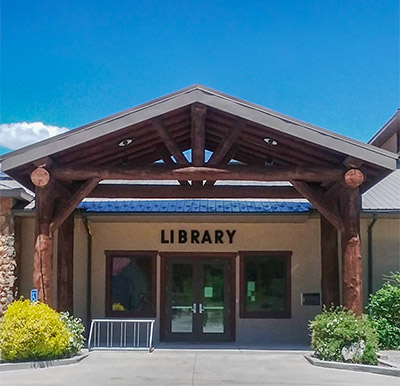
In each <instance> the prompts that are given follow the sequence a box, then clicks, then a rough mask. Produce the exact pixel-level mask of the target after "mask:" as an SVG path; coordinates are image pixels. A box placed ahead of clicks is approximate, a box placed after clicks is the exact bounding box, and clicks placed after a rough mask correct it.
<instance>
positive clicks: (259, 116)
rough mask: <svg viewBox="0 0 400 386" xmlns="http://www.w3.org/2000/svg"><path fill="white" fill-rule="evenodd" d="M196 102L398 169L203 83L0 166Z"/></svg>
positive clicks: (366, 148) (351, 143) (384, 155)
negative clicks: (204, 85)
mask: <svg viewBox="0 0 400 386" xmlns="http://www.w3.org/2000/svg"><path fill="white" fill-rule="evenodd" d="M195 102H199V103H203V104H205V105H207V106H210V107H214V108H216V109H219V110H221V111H225V112H227V113H230V114H232V115H237V116H239V117H242V118H243V119H248V120H250V121H253V122H255V123H259V124H260V125H265V126H268V127H271V128H272V129H274V130H277V131H280V132H282V133H285V134H289V135H292V136H294V137H297V138H300V139H303V140H305V141H309V142H311V143H315V144H317V145H320V146H323V147H326V148H329V149H332V150H336V151H338V152H341V153H344V154H347V155H350V156H353V157H356V158H359V159H362V160H364V161H367V162H371V163H373V164H376V165H379V166H382V167H384V168H387V169H389V170H394V169H396V160H397V158H398V157H399V156H398V154H396V153H392V152H389V151H387V150H384V149H380V148H377V147H375V146H371V145H367V144H364V143H362V142H358V141H355V140H352V139H350V138H347V137H344V136H341V135H338V134H335V133H332V132H330V131H327V130H324V129H321V128H319V127H317V126H312V125H309V124H306V123H305V122H301V121H299V120H296V119H293V118H291V117H287V116H285V115H282V114H278V113H276V112H274V111H271V110H268V109H265V108H263V107H261V106H258V105H255V104H251V103H248V102H246V101H242V100H240V99H236V98H232V97H230V96H228V95H226V94H222V93H219V92H216V91H214V90H211V89H208V88H206V87H203V86H193V87H189V88H187V89H184V90H181V91H178V92H176V93H174V94H170V95H167V96H165V97H162V98H159V99H156V100H154V101H151V102H148V103H145V104H143V105H140V106H137V107H136V108H133V109H130V110H126V111H125V112H122V113H119V114H116V115H113V116H110V117H108V118H105V119H102V120H100V121H97V122H94V123H92V124H89V125H86V126H82V127H81V128H78V129H76V130H74V131H70V132H66V133H63V134H60V135H59V136H56V137H53V138H50V139H48V140H45V141H42V142H39V143H38V144H34V145H31V146H28V147H25V148H23V149H20V150H17V151H15V152H12V153H9V154H8V155H6V156H5V157H4V158H3V159H1V160H0V161H1V169H2V171H7V170H11V169H13V168H16V167H18V166H21V165H23V164H25V163H28V162H32V161H35V160H37V159H40V158H43V157H46V156H49V155H51V154H54V153H57V152H60V151H63V150H66V149H68V148H70V147H73V146H76V145H79V144H81V143H84V142H86V141H90V140H93V139H96V138H99V137H101V136H103V135H106V134H110V133H112V132H115V131H118V130H120V129H121V128H123V127H126V126H130V125H134V124H137V123H140V122H142V121H145V120H147V119H151V118H154V117H156V116H159V115H162V114H165V113H168V112H170V111H173V110H175V109H179V108H182V107H184V106H187V105H190V104H192V103H195Z"/></svg>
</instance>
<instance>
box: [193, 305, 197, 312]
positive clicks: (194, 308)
mask: <svg viewBox="0 0 400 386" xmlns="http://www.w3.org/2000/svg"><path fill="white" fill-rule="evenodd" d="M196 308H197V307H196V303H193V306H192V312H193V313H194V314H195V313H196V312H197V310H196Z"/></svg>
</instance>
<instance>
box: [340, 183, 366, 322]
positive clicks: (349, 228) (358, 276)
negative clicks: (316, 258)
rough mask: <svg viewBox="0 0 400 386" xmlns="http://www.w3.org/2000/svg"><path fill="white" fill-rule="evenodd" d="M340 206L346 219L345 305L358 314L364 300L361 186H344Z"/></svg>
mask: <svg viewBox="0 0 400 386" xmlns="http://www.w3.org/2000/svg"><path fill="white" fill-rule="evenodd" d="M340 208H341V212H342V218H343V221H344V230H343V231H342V232H341V242H342V293H343V306H344V307H345V308H347V309H348V310H352V311H353V312H354V313H355V314H356V315H361V314H362V311H363V302H362V259H361V239H360V191H359V188H355V189H351V188H347V187H343V189H342V192H341V196H340Z"/></svg>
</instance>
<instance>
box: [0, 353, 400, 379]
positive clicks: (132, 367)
mask: <svg viewBox="0 0 400 386" xmlns="http://www.w3.org/2000/svg"><path fill="white" fill-rule="evenodd" d="M303 353H304V352H302V351H298V352H287V351H263V350H239V349H238V350H233V349H232V350H229V351H215V350H213V351H207V350H184V349H182V350H155V351H154V352H153V353H152V354H149V353H147V352H93V353H91V354H90V355H89V357H88V358H86V359H84V360H83V361H82V362H80V363H78V364H74V365H69V366H65V367H57V368H47V369H34V370H18V371H7V372H3V373H2V374H1V378H0V385H1V386H16V385H18V386H22V385H41V386H42V385H43V386H45V385H54V386H56V385H57V386H58V385H68V386H86V385H87V386H91V385H97V386H101V385H107V386H109V385H140V386H146V385H159V386H168V385H182V386H189V385H191V386H193V385H199V386H200V385H203V386H205V385H207V386H218V385H236V386H240V385H243V386H244V385H279V386H281V385H302V386H306V385H307V386H313V385H318V386H324V385H340V386H344V385H346V386H355V385H362V386H376V385H385V386H391V385H393V386H394V385H396V386H398V385H399V379H398V378H396V377H390V376H382V375H376V374H367V373H358V372H354V371H345V370H336V369H324V368H318V367H315V366H312V365H311V364H309V363H308V362H307V361H306V360H305V359H304V357H303Z"/></svg>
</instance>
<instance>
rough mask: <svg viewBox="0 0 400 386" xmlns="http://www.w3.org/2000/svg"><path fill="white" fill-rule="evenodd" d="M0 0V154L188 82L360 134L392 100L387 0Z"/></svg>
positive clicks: (391, 16)
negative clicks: (36, 126)
mask: <svg viewBox="0 0 400 386" xmlns="http://www.w3.org/2000/svg"><path fill="white" fill-rule="evenodd" d="M1 4H2V8H1V117H0V122H1V123H2V124H3V125H2V129H4V130H2V131H1V130H0V146H2V147H3V151H4V146H7V147H14V148H15V147H17V146H19V145H24V144H26V141H28V140H26V141H25V143H23V141H22V142H21V143H19V142H18V143H12V144H11V142H7V141H9V139H8V138H10V137H9V132H7V131H6V129H7V128H8V129H9V128H10V127H11V126H9V125H6V124H14V123H20V122H42V123H44V125H52V126H59V127H65V128H74V127H77V126H80V125H83V124H85V123H88V122H91V121H93V120H96V119H99V118H102V117H104V116H107V115H109V114H112V113H115V112H118V111H121V110H123V109H126V108H129V107H132V106H135V105H137V104H139V103H142V102H146V101H148V100H151V99H153V98H156V97H159V96H161V95H164V94H167V93H170V92H173V91H176V90H178V89H180V88H183V87H187V86H189V85H191V84H194V83H200V84H203V85H205V86H208V87H212V88H215V89H217V90H219V91H223V92H225V93H228V94H231V95H233V96H237V97H240V98H242V99H246V100H248V101H250V102H254V103H258V104H261V105H263V106H266V107H268V108H271V109H273V110H276V111H279V112H282V113H285V114H288V115H291V116H293V117H296V118H299V119H302V120H305V121H307V122H310V123H313V124H316V125H319V126H322V127H325V128H327V129H330V130H333V131H336V132H339V133H341V134H344V135H348V136H350V137H353V138H356V139H359V140H362V141H367V140H368V139H369V138H370V137H371V136H372V135H373V134H374V132H376V131H377V130H378V129H379V127H381V126H382V125H383V124H384V123H385V121H386V120H387V119H388V118H389V117H390V116H391V115H392V114H393V113H394V112H395V110H396V109H397V108H398V107H399V104H400V99H399V87H400V86H399V67H400V66H399V4H398V0H384V1H372V0H360V1H355V0H354V1H353V0H334V1H333V0H332V1H331V0H323V1H321V0H315V1H313V0H299V1H295V0H279V1H275V0H274V1H268V0H264V1H249V2H244V1H234V0H230V1H217V0H213V1H205V0H203V1H201V2H199V1H188V0H187V1H165V2H162V1H151V0H147V1H138V0H137V1H132V0H130V1H127V0H120V1H115V0H114V1H111V0H110V1H106V0H96V1H82V0H80V1H76V0H68V1H65V0H40V1H32V0H29V1H28V0H26V1H19V0H13V1H11V0H9V1H3V2H2V3H1ZM18 127H20V126H18ZM12 128H13V130H14V126H12ZM18 130H20V129H18ZM18 130H16V131H15V132H13V133H14V134H15V133H17V135H15V138H16V141H19V140H20V139H21V138H28V137H29V136H28V137H27V136H25V133H27V132H28V131H29V130H31V128H30V127H26V128H24V129H23V130H22V131H18ZM24 130H25V131H24ZM35 133H36V132H34V134H35ZM40 133H41V134H40V135H38V136H37V138H38V139H41V138H43V136H46V135H47V133H48V132H47V131H41V132H40ZM35 135H36V134H35ZM35 135H33V136H32V138H36V137H35ZM29 138H31V137H29ZM33 140H34V139H29V141H33ZM0 151H1V150H0Z"/></svg>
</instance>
